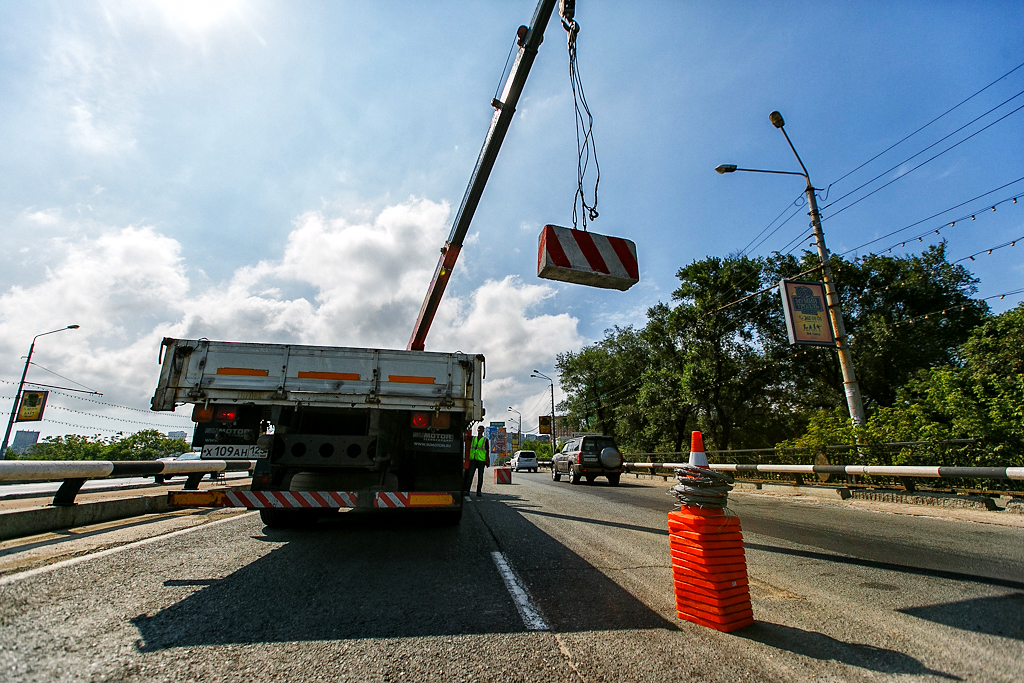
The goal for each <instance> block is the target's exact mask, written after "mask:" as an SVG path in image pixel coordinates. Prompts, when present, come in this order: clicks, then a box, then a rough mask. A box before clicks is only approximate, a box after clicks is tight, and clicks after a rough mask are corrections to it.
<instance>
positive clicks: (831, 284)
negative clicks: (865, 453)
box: [715, 111, 866, 427]
mask: <svg viewBox="0 0 1024 683" xmlns="http://www.w3.org/2000/svg"><path fill="white" fill-rule="evenodd" d="M768 118H769V119H771V122H772V125H773V126H775V127H776V128H778V129H779V130H781V131H782V134H783V135H785V136H786V142H788V143H789V148H790V149H791V150H793V155H794V156H796V160H797V161H798V162H799V163H800V168H802V169H803V172H802V173H801V172H797V171H768V170H765V169H760V168H739V167H738V166H736V165H735V164H722V165H720V166H717V167H716V168H715V171H717V172H718V173H735V172H736V171H745V172H747V173H775V174H779V175H798V176H803V177H804V180H806V181H807V188H806V190H805V193H806V195H807V206H808V208H810V216H811V225H812V226H813V227H814V242H815V245H816V246H817V248H818V258H819V259H821V274H822V279H823V280H824V281H825V298H826V299H827V300H828V313H829V318H831V319H832V329H834V330H835V333H836V351H838V352H839V366H840V368H842V371H843V388H844V390H845V393H846V405H847V407H848V408H849V409H850V417H851V418H852V419H853V424H854V427H859V426H861V425H863V424H864V423H865V422H866V419H865V416H864V403H863V401H862V400H861V396H860V385H859V384H858V383H857V374H856V373H855V372H854V371H853V355H852V354H851V353H850V346H849V345H848V344H847V343H846V326H845V325H844V324H843V311H842V308H841V307H840V305H839V294H838V292H836V287H835V281H834V279H833V277H832V268H831V266H830V265H829V255H828V247H826V246H825V233H824V232H823V231H822V229H821V215H820V214H819V213H818V201H817V198H816V197H815V196H814V192H815V190H814V185H812V184H811V176H810V174H809V173H808V172H807V167H806V166H804V162H803V160H802V159H801V158H800V155H799V154H798V153H797V151H796V147H794V146H793V141H792V140H790V139H789V134H788V133H787V132H786V129H785V127H784V126H785V125H786V122H785V120H784V119H783V118H782V114H780V113H779V112H777V111H773V112H772V113H771V114H770V115H769V116H768Z"/></svg>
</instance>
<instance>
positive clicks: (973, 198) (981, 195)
mask: <svg viewBox="0 0 1024 683" xmlns="http://www.w3.org/2000/svg"><path fill="white" fill-rule="evenodd" d="M1022 180H1024V176H1021V177H1020V178H1017V179H1016V180H1011V181H1010V182H1008V183H1006V184H1005V185H1000V186H999V187H997V188H995V189H994V190H989V191H988V192H984V193H982V194H979V195H978V196H977V197H971V198H970V199H968V200H967V201H964V202H960V203H959V204H957V205H955V206H951V207H949V208H948V209H943V210H942V211H939V212H938V213H933V214H932V215H931V216H928V217H927V218H922V219H921V220H919V221H915V222H913V223H911V224H910V225H905V226H903V227H902V228H900V229H898V230H893V231H892V232H890V233H886V234H884V235H882V236H881V237H876V238H875V239H873V240H871V241H870V242H865V243H864V244H861V245H859V246H856V247H853V248H852V249H847V250H846V251H844V252H842V253H841V254H840V256H845V255H846V254H849V253H850V252H851V251H857V250H859V249H863V248H864V247H866V246H868V245H869V244H874V243H875V242H880V241H882V240H884V239H885V238H886V237H892V236H893V235H896V234H898V233H901V232H903V231H904V230H909V229H910V228H913V227H914V226H916V225H920V224H921V223H924V222H925V221H930V220H931V219H933V218H938V217H939V216H941V215H942V214H944V213H949V212H950V211H952V210H953V209H959V208H960V207H961V206H963V205H964V204H970V203H971V202H973V201H976V200H978V199H981V198H982V197H986V196H988V195H990V194H993V193H994V192H998V191H999V190H1002V189H1004V188H1007V187H1009V186H1010V185H1014V184H1016V183H1019V182H1021V181H1022ZM1017 196H1019V195H1017ZM1017 196H1014V197H1012V198H1007V199H1003V200H1000V201H998V202H996V203H995V204H994V206H998V205H1000V204H1003V203H1005V202H1008V201H1011V200H1012V201H1013V203H1014V204H1016V203H1017ZM976 213H977V212H975V214H976ZM970 215H971V214H968V215H967V216H964V217H962V218H957V219H955V220H953V221H950V222H949V223H945V224H943V225H942V226H940V227H939V228H937V229H935V231H936V232H938V231H939V230H942V229H943V228H945V227H947V226H949V227H952V225H953V223H956V221H962V220H966V219H967V218H968V216H970ZM928 232H932V231H931V230H929V231H928ZM926 234H928V233H921V237H923V236H924V235H926ZM910 239H917V237H911V238H910Z"/></svg>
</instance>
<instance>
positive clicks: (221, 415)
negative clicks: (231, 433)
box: [213, 406, 238, 422]
mask: <svg viewBox="0 0 1024 683" xmlns="http://www.w3.org/2000/svg"><path fill="white" fill-rule="evenodd" d="M213 419H214V420H215V421H217V422H234V421H235V420H237V419H238V408H235V407H234V406H217V407H216V408H214V409H213Z"/></svg>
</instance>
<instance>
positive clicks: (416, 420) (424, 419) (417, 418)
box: [412, 413, 430, 429]
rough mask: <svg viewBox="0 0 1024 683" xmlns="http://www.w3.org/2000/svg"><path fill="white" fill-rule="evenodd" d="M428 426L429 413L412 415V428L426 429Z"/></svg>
mask: <svg viewBox="0 0 1024 683" xmlns="http://www.w3.org/2000/svg"><path fill="white" fill-rule="evenodd" d="M428 425H430V413H413V414H412V426H413V427H416V428H417V429H426V428H427V426H428Z"/></svg>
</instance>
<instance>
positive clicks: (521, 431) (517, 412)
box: [508, 406, 523, 448]
mask: <svg viewBox="0 0 1024 683" xmlns="http://www.w3.org/2000/svg"><path fill="white" fill-rule="evenodd" d="M508 410H509V411H511V412H513V413H515V414H516V415H518V416H519V429H517V430H516V433H517V434H518V435H519V447H520V448H522V447H523V414H522V413H520V412H519V411H518V410H516V409H515V408H513V407H512V406H509V407H508Z"/></svg>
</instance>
